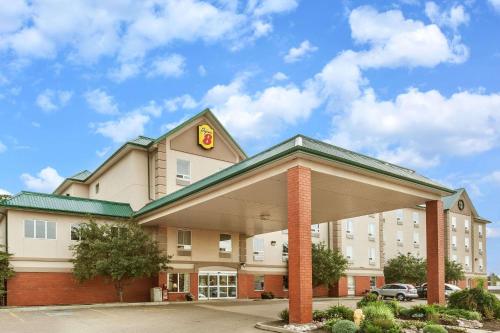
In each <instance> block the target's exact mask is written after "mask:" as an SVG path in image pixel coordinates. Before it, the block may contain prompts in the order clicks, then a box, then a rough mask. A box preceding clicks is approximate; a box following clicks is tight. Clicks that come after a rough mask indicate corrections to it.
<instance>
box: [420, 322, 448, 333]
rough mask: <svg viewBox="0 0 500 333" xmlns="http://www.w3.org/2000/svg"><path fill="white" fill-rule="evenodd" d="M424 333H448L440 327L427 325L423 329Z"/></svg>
mask: <svg viewBox="0 0 500 333" xmlns="http://www.w3.org/2000/svg"><path fill="white" fill-rule="evenodd" d="M424 333H448V331H447V330H446V329H445V328H444V327H443V326H441V325H432V324H431V325H427V326H425V327H424Z"/></svg>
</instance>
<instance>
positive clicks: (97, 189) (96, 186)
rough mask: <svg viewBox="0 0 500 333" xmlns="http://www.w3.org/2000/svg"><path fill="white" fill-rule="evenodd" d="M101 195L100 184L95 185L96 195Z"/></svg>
mask: <svg viewBox="0 0 500 333" xmlns="http://www.w3.org/2000/svg"><path fill="white" fill-rule="evenodd" d="M98 193H99V183H97V184H95V194H98Z"/></svg>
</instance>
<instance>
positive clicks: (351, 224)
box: [345, 219, 354, 238]
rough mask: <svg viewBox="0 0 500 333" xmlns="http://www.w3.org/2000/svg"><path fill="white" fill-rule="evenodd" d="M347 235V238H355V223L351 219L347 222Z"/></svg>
mask: <svg viewBox="0 0 500 333" xmlns="http://www.w3.org/2000/svg"><path fill="white" fill-rule="evenodd" d="M345 233H346V236H347V238H353V236H354V222H353V220H351V219H349V220H346V221H345Z"/></svg>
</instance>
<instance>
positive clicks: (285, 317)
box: [279, 309, 290, 323]
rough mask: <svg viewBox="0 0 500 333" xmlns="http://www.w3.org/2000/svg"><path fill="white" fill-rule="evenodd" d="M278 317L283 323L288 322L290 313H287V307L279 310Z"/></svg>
mask: <svg viewBox="0 0 500 333" xmlns="http://www.w3.org/2000/svg"><path fill="white" fill-rule="evenodd" d="M279 316H280V319H281V320H283V321H284V322H285V323H288V321H289V317H290V314H289V313H288V309H283V310H281V312H280V314H279Z"/></svg>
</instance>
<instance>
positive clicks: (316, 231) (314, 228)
mask: <svg viewBox="0 0 500 333" xmlns="http://www.w3.org/2000/svg"><path fill="white" fill-rule="evenodd" d="M319 232H320V231H319V224H311V235H312V237H314V238H319Z"/></svg>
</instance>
